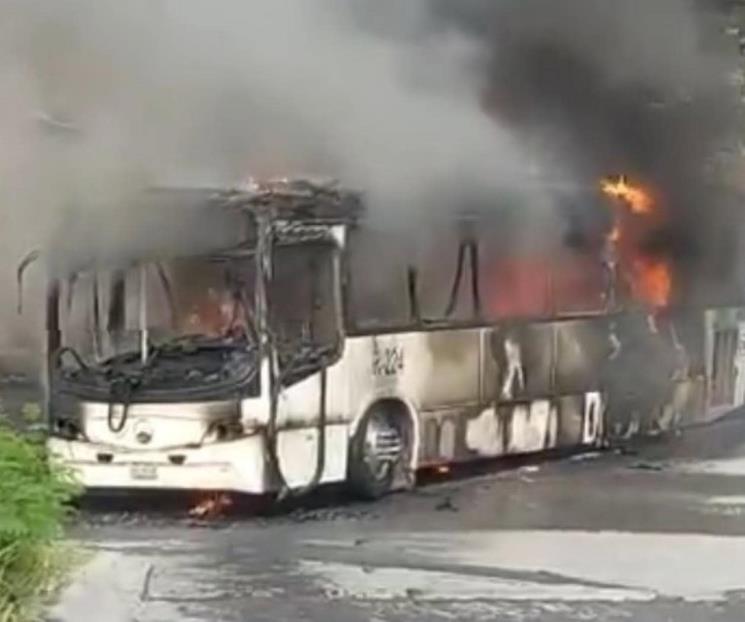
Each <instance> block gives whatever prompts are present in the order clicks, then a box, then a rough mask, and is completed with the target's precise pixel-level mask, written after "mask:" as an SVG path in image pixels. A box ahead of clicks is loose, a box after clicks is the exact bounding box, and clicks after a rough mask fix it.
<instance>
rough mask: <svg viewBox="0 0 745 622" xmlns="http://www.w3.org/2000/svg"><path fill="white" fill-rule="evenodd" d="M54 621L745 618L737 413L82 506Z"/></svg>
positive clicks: (742, 444) (744, 512)
mask: <svg viewBox="0 0 745 622" xmlns="http://www.w3.org/2000/svg"><path fill="white" fill-rule="evenodd" d="M73 535H74V537H76V538H79V539H81V540H83V541H84V542H86V543H87V545H88V546H90V547H91V548H92V549H93V550H94V551H95V555H94V557H93V559H92V560H91V562H90V563H89V564H88V565H87V566H86V567H84V568H83V570H82V571H81V572H80V573H79V574H78V576H77V578H76V579H75V581H74V582H73V584H72V585H71V586H70V587H69V588H68V589H67V590H66V591H65V592H64V593H63V595H62V598H61V600H60V602H59V603H58V604H57V605H56V606H55V607H54V609H53V610H52V612H51V613H50V618H49V619H50V621H54V622H86V621H88V620H91V621H94V620H95V621H96V622H103V621H106V622H120V621H121V622H125V621H126V622H134V621H137V622H156V621H158V622H166V621H167V622H172V621H176V620H179V621H180V620H183V621H189V622H197V621H200V622H201V621H204V622H207V621H210V622H222V621H225V622H228V621H230V622H232V621H257V622H258V621H264V620H266V621H269V620H271V621H273V622H274V621H279V620H297V621H314V622H315V621H318V622H333V621H339V622H346V621H358V620H359V621H384V620H385V621H399V620H400V621H421V622H425V621H426V622H436V621H439V620H442V621H458V620H463V621H470V622H472V621H482V620H483V621H486V620H490V621H491V620H508V621H511V620H515V621H521V622H522V621H528V620H541V621H549V622H558V621H567V622H569V621H571V622H576V621H577V620H613V621H614V620H635V621H646V620H649V621H655V622H662V621H668V620H682V621H691V622H701V621H706V620H716V621H723V620H733V621H734V620H737V621H738V622H740V621H742V620H744V619H745V564H744V563H743V560H745V418H741V417H735V418H732V419H731V420H729V421H726V422H723V423H719V424H717V425H715V426H711V427H707V428H700V429H697V430H693V431H689V432H687V433H686V434H685V435H683V436H682V437H679V438H675V439H672V440H670V441H668V442H666V443H664V444H653V445H650V446H646V447H643V448H641V449H637V450H635V451H634V452H633V453H632V454H624V455H620V454H617V453H605V454H603V455H600V456H598V455H595V456H589V457H586V458H583V459H567V460H562V461H558V462H552V463H549V464H545V463H544V464H541V465H540V466H528V467H525V466H524V467H522V468H520V469H515V470H510V471H501V472H497V473H490V474H481V475H478V476H474V477H471V478H468V479H460V480H458V481H446V482H441V483H436V484H431V485H428V486H424V487H422V488H420V489H418V490H417V491H415V492H413V493H406V494H398V495H393V496H391V497H389V498H387V499H384V500H383V501H382V502H378V503H376V504H343V503H341V502H340V500H338V499H336V500H334V499H332V500H326V501H325V502H322V503H317V504H316V507H314V508H308V507H298V508H295V509H294V510H292V511H289V512H288V513H285V514H280V515H278V516H272V517H246V516H243V517H241V518H233V519H228V520H224V521H218V522H215V523H192V522H190V521H189V520H188V519H186V518H183V517H179V516H174V515H169V516H165V517H164V516H160V517H155V516H152V515H145V514H142V513H135V514H132V513H127V514H121V513H119V514H103V515H101V514H96V515H86V516H85V517H84V519H83V524H81V525H79V526H78V527H77V528H76V530H75V532H74V534H73Z"/></svg>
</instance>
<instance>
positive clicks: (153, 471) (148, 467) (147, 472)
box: [129, 464, 158, 481]
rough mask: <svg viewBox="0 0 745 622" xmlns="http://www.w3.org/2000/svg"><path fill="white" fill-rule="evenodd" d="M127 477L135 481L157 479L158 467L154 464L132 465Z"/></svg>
mask: <svg viewBox="0 0 745 622" xmlns="http://www.w3.org/2000/svg"><path fill="white" fill-rule="evenodd" d="M129 475H130V477H131V478H132V479H136V480H149V481H150V480H154V479H158V467H157V465H155V464H133V465H131V466H130V467H129Z"/></svg>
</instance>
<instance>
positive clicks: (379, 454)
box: [347, 408, 404, 500]
mask: <svg viewBox="0 0 745 622" xmlns="http://www.w3.org/2000/svg"><path fill="white" fill-rule="evenodd" d="M395 419H396V417H395V416H393V415H391V414H390V413H388V412H387V411H386V409H385V408H373V409H372V410H370V411H369V412H368V413H367V414H366V415H365V416H364V417H363V419H362V421H361V422H360V424H359V427H358V428H357V432H356V434H355V435H354V437H353V438H352V441H351V444H350V447H349V469H348V471H347V485H348V488H349V491H350V492H351V493H352V494H353V495H354V496H356V497H359V498H362V499H368V500H374V499H379V498H380V497H382V496H384V495H386V494H387V493H389V492H390V491H391V489H392V487H393V482H394V479H395V476H396V468H397V466H398V464H399V462H400V460H401V457H402V455H403V445H404V439H403V435H402V433H401V429H400V425H397V424H396V420H395Z"/></svg>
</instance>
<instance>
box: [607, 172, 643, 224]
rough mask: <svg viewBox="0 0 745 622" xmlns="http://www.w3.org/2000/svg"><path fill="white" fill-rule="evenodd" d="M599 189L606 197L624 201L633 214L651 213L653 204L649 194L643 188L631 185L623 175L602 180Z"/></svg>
mask: <svg viewBox="0 0 745 622" xmlns="http://www.w3.org/2000/svg"><path fill="white" fill-rule="evenodd" d="M601 189H602V191H603V192H604V193H605V194H607V195H608V196H611V197H614V198H616V199H622V200H624V201H625V202H626V204H627V205H628V206H629V208H630V209H631V211H632V212H634V213H635V214H651V213H652V209H653V203H652V197H651V196H650V195H649V193H648V192H646V191H645V190H644V189H643V188H640V187H638V186H633V185H631V184H630V183H629V182H628V180H627V179H626V177H624V176H623V175H621V176H620V177H617V178H615V179H613V178H607V179H604V180H603V181H602V182H601Z"/></svg>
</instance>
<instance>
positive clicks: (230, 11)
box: [0, 0, 735, 321]
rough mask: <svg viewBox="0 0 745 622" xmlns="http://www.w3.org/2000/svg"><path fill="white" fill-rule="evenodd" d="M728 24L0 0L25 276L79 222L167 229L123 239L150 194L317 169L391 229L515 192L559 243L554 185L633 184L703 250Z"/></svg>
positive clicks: (695, 15)
mask: <svg viewBox="0 0 745 622" xmlns="http://www.w3.org/2000/svg"><path fill="white" fill-rule="evenodd" d="M709 21H710V17H709V15H708V14H707V13H704V12H702V11H701V10H699V9H698V8H696V7H694V6H693V5H692V4H691V3H690V2H687V1H686V0H645V1H644V2H643V3H642V2H618V1H617V0H616V1H613V0H562V2H560V3H559V2H556V1H555V0H528V1H525V0H502V1H500V2H493V1H487V0H459V1H458V2H450V1H447V0H407V1H406V2H400V1H391V0H383V1H381V0H352V1H349V0H347V1H345V0H303V1H302V2H300V1H293V0H217V1H213V2H207V1H206V0H130V1H128V2H121V1H120V0H56V1H52V0H0V94H1V95H0V138H1V139H2V149H1V150H0V200H2V206H3V207H2V210H3V211H2V215H3V221H2V229H0V231H2V234H3V252H2V256H0V260H2V264H0V265H5V266H7V267H8V268H7V274H6V275H4V277H5V279H7V281H8V282H9V283H10V282H11V281H12V275H13V269H14V266H15V260H16V259H17V258H18V257H19V256H21V255H22V254H23V252H24V251H25V250H26V249H28V248H31V247H34V246H42V247H46V246H48V245H49V244H50V243H52V242H55V243H59V241H60V232H61V231H63V230H68V229H69V227H68V229H63V226H64V225H65V224H66V223H69V222H71V219H73V220H74V219H77V220H78V221H81V222H84V223H85V222H86V221H87V220H88V219H89V218H91V217H92V216H93V215H97V216H100V215H101V214H104V215H105V216H106V217H105V219H104V222H105V223H106V226H105V227H101V228H96V230H95V235H96V236H97V237H100V238H101V240H103V241H104V242H101V241H99V244H101V245H106V244H109V243H110V244H118V245H120V246H121V245H123V246H125V247H126V245H127V244H128V242H129V239H130V238H135V237H138V236H143V235H146V234H150V235H152V233H150V232H138V231H133V230H132V228H131V227H127V226H125V225H126V223H127V214H128V209H129V208H130V207H131V205H132V202H133V200H134V197H135V196H136V194H137V192H139V190H140V189H142V188H143V187H146V186H148V185H152V184H158V185H163V184H179V185H214V184H235V183H237V182H240V181H241V180H245V178H246V177H247V176H249V175H253V176H257V177H261V176H267V175H269V176H273V175H279V176H282V175H286V174H291V175H292V174H296V173H300V174H311V175H320V176H323V177H338V178H340V179H341V180H343V182H344V183H345V184H346V185H350V186H354V187H358V188H361V189H362V190H364V191H365V192H366V194H367V196H368V201H369V204H370V209H371V214H372V217H373V218H377V219H378V220H379V221H380V222H383V223H385V224H387V225H395V226H404V225H405V224H407V223H410V222H418V221H419V220H420V218H421V217H422V216H423V215H429V214H442V213H443V212H444V211H447V210H455V209H460V208H461V207H463V206H464V205H468V204H478V205H488V206H492V205H498V204H499V203H500V201H502V200H504V198H505V197H509V198H510V201H514V200H517V201H518V202H519V203H520V204H522V205H524V206H525V211H526V213H529V214H531V218H532V219H533V222H534V223H536V222H538V221H536V219H535V218H534V217H533V215H534V214H535V213H537V212H539V213H541V214H542V215H543V217H542V220H541V221H540V222H542V223H544V224H545V227H544V228H545V229H550V228H551V227H552V226H553V224H554V222H555V221H554V218H555V216H551V215H550V214H552V212H551V207H552V206H553V205H554V204H555V202H556V197H555V193H554V192H553V191H552V190H551V188H552V184H554V182H556V181H557V180H559V181H560V185H567V184H568V185H569V186H577V187H588V186H590V187H591V186H593V184H595V183H596V181H597V177H598V176H599V175H604V174H608V173H613V172H625V173H628V174H630V175H635V176H638V177H639V178H641V179H643V180H644V181H645V182H646V183H649V184H651V185H653V186H654V187H655V188H656V189H658V190H659V192H660V194H661V196H664V198H665V202H666V204H667V205H668V206H669V209H670V210H671V211H674V212H675V213H676V214H679V215H680V217H679V219H678V220H676V221H675V223H676V225H675V227H676V228H675V230H674V231H672V232H668V234H667V237H665V236H664V235H661V236H660V238H659V240H658V243H659V244H661V245H663V246H665V249H666V251H665V252H675V253H679V254H681V255H685V256H687V257H690V256H705V255H706V249H707V248H709V245H710V242H711V239H712V238H713V237H715V236H716V224H717V223H718V222H719V221H718V220H717V219H713V220H712V221H711V223H710V225H709V226H707V227H705V228H701V230H699V231H692V229H693V227H692V225H693V224H694V223H697V222H698V223H700V220H701V218H702V214H703V210H712V209H713V208H712V200H711V197H712V194H711V192H710V191H709V189H708V186H707V184H708V183H709V181H708V179H707V178H706V176H705V174H704V173H705V171H706V166H705V165H706V163H707V161H708V160H709V156H710V155H711V154H712V153H714V152H716V150H717V149H719V148H720V145H721V142H722V139H723V137H724V138H726V137H727V135H731V134H732V129H733V127H734V122H735V109H734V107H733V106H732V105H730V103H729V102H730V100H731V97H730V95H729V91H727V90H726V74H727V72H728V71H730V70H731V68H732V66H733V64H732V57H731V55H730V53H729V50H727V49H725V48H722V47H721V46H720V44H719V42H718V41H719V40H718V38H717V37H712V38H711V39H710V40H709V39H707V38H706V34H705V33H706V32H711V31H713V30H715V28H714V27H713V26H712V24H710V23H709ZM547 182H551V183H547ZM718 202H719V199H717V203H718ZM706 213H707V214H709V213H713V212H710V211H707V212H706ZM124 232H126V234H125V233H124ZM194 233H195V235H198V234H199V233H201V232H199V231H197V232H194ZM91 235H93V234H92V233H90V232H89V233H88V234H86V236H83V237H82V239H77V238H76V237H75V236H72V237H68V238H67V239H65V240H64V242H65V246H66V248H68V249H69V252H70V253H71V254H75V253H76V252H77V251H78V250H79V249H81V248H84V247H85V245H86V244H89V243H90V237H91ZM179 235H183V232H181V231H180V232H179ZM153 242H157V239H155V240H153ZM650 243H652V242H650ZM668 247H670V248H668ZM670 249H672V250H670ZM679 249H682V250H679ZM6 306H7V307H8V310H7V311H6V313H7V314H8V321H10V313H11V312H12V306H13V305H11V304H8V305H6Z"/></svg>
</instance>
